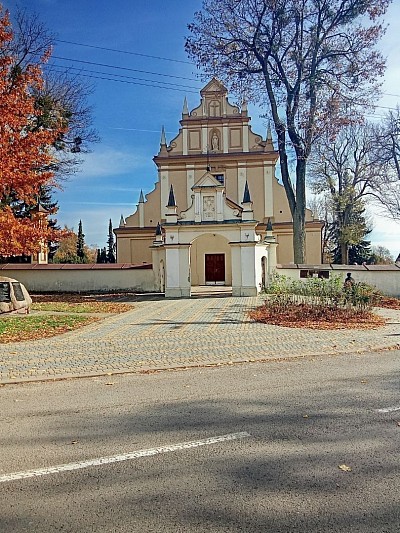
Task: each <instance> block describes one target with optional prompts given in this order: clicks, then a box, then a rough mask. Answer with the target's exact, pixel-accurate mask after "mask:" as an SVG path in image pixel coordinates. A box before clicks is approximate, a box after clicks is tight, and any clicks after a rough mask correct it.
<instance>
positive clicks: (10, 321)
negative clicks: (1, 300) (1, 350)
mask: <svg viewBox="0 0 400 533" xmlns="http://www.w3.org/2000/svg"><path fill="white" fill-rule="evenodd" d="M97 320H98V318H96V317H88V316H79V315H58V316H55V315H48V316H46V315H45V316H21V317H19V316H16V315H14V316H7V317H1V318H0V343H1V344H5V343H8V342H20V341H30V340H37V339H42V338H44V337H54V336H55V335H60V334H61V333H66V332H68V331H72V330H74V329H76V328H79V327H82V326H86V325H87V324H90V323H91V322H95V321H97Z"/></svg>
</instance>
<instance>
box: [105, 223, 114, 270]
mask: <svg viewBox="0 0 400 533" xmlns="http://www.w3.org/2000/svg"><path fill="white" fill-rule="evenodd" d="M114 248H115V246H114V233H113V227H112V222H111V218H110V222H109V224H108V239H107V262H108V263H115V254H114Z"/></svg>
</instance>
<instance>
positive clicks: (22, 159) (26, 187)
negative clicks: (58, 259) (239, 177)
mask: <svg viewBox="0 0 400 533" xmlns="http://www.w3.org/2000/svg"><path fill="white" fill-rule="evenodd" d="M12 39H13V32H12V28H11V24H10V20H9V16H8V12H4V11H3V8H2V6H1V5H0V255H1V256H12V255H22V254H24V255H31V254H32V253H34V252H37V251H38V249H39V247H40V245H41V243H44V242H47V241H49V240H56V239H57V237H56V235H54V234H53V233H54V231H53V230H51V229H50V228H49V227H48V226H47V224H40V223H38V220H37V219H35V218H31V217H21V216H20V214H19V213H18V210H17V209H16V207H17V206H18V205H20V204H21V202H24V203H25V204H27V205H33V204H35V203H37V201H38V200H37V199H38V196H39V192H40V189H41V187H43V186H46V185H52V184H53V177H54V175H53V172H51V171H49V170H48V169H49V168H51V166H52V164H54V163H55V162H56V160H55V153H54V149H53V148H52V145H53V143H54V142H55V141H56V139H57V138H59V137H60V136H61V135H62V134H63V133H64V131H65V128H64V126H63V123H62V120H61V119H60V120H58V121H57V117H53V118H54V122H55V123H56V125H54V122H53V125H52V128H51V129H47V128H45V127H43V126H41V125H40V122H39V121H40V110H38V108H37V106H36V103H35V102H36V100H35V98H34V91H35V90H38V89H40V88H41V87H42V84H43V77H42V70H41V64H43V63H44V62H45V61H46V59H47V58H46V57H44V58H43V59H42V61H41V62H40V63H39V65H27V66H24V68H21V67H19V66H15V65H17V64H18V63H17V62H16V61H15V58H14V57H13V56H12V55H11V53H10V52H7V50H8V49H9V48H8V44H9V42H10V41H11V40H12Z"/></svg>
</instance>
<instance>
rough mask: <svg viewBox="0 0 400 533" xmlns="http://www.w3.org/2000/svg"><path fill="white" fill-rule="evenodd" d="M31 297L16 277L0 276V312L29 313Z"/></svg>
mask: <svg viewBox="0 0 400 533" xmlns="http://www.w3.org/2000/svg"><path fill="white" fill-rule="evenodd" d="M31 305H32V298H31V297H30V296H29V293H28V291H27V290H26V288H25V287H24V285H22V283H20V282H19V281H17V280H16V279H12V278H6V277H4V276H0V314H1V313H29V311H30V307H31Z"/></svg>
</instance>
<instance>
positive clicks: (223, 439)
mask: <svg viewBox="0 0 400 533" xmlns="http://www.w3.org/2000/svg"><path fill="white" fill-rule="evenodd" d="M399 357H400V353H399V352H398V351H387V352H382V353H378V354H377V353H374V354H365V355H341V356H335V357H323V356H321V357H317V358H313V359H303V360H293V361H281V362H279V363H278V362H270V363H265V364H260V363H253V364H251V363H247V364H243V365H237V366H236V365H233V366H230V367H221V368H204V369H191V370H186V371H174V372H173V371H170V372H162V373H155V374H148V375H121V376H106V377H104V378H103V377H102V378H92V379H79V380H70V381H60V382H53V383H30V384H21V385H7V386H4V387H1V388H0V405H1V413H0V420H1V426H0V427H1V455H0V501H1V505H0V531H1V532H7V533H8V532H10V533H19V532H22V531H29V532H38V533H39V532H40V533H50V532H55V531H62V532H79V533H88V532H118V533H119V532H196V533H197V532H199V533H200V532H202V533H203V532H205V531H207V532H209V531H210V532H236V531H243V532H273V533H280V532H282V533H283V532H284V533H289V532H290V533H293V532H302V533H305V532H306V533H317V532H324V533H326V532H346V533H352V532H360V533H380V532H390V533H392V532H393V533H398V532H399V531H400V476H399V464H400V461H399V451H400V390H399V377H400V373H399ZM129 454H131V455H129ZM98 458H103V459H102V461H96V460H97V459H98ZM104 458H106V459H104ZM59 465H67V466H62V467H60V466H59ZM340 467H341V468H340ZM348 469H351V470H349V471H346V470H348ZM16 472H19V473H21V474H20V475H19V476H13V474H14V473H16Z"/></svg>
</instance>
